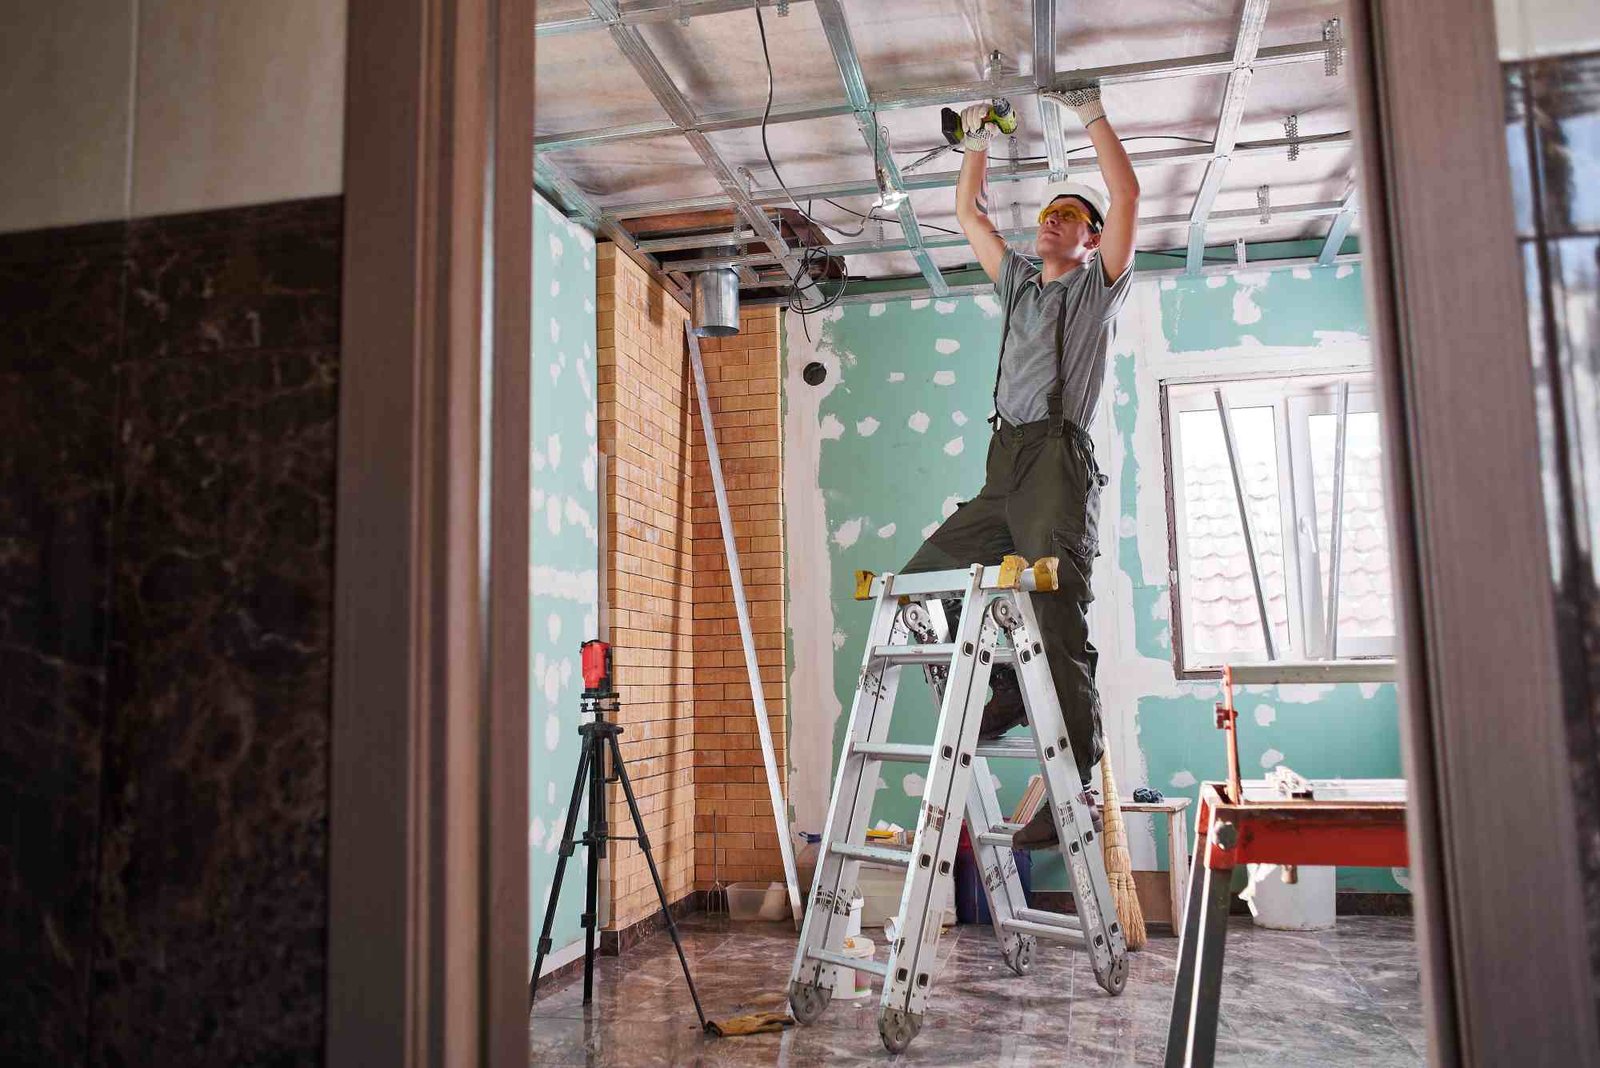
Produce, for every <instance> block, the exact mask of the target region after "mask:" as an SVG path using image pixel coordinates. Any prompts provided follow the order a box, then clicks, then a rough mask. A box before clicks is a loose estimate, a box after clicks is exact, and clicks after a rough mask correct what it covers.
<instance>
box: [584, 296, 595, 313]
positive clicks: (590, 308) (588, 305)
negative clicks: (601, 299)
mask: <svg viewBox="0 0 1600 1068" xmlns="http://www.w3.org/2000/svg"><path fill="white" fill-rule="evenodd" d="M583 313H584V314H585V315H593V314H594V301H592V300H590V299H589V298H588V297H584V298H583Z"/></svg>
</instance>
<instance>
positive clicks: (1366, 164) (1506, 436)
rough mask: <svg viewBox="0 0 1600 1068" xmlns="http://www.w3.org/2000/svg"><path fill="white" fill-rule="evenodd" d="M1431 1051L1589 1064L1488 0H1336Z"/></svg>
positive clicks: (1519, 283)
mask: <svg viewBox="0 0 1600 1068" xmlns="http://www.w3.org/2000/svg"><path fill="white" fill-rule="evenodd" d="M1349 8H1350V13H1351V15H1352V20H1351V21H1352V35H1351V54H1350V60H1351V63H1350V74H1351V77H1352V81H1353V82H1354V83H1355V88H1356V97H1357V106H1358V122H1357V125H1358V130H1359V133H1360V137H1359V141H1360V147H1361V152H1362V172H1363V177H1362V190H1361V195H1362V227H1363V232H1362V248H1363V252H1364V255H1365V262H1366V268H1367V269H1366V271H1365V275H1366V279H1367V292H1368V306H1369V309H1370V312H1371V316H1372V337H1373V339H1374V342H1375V348H1376V353H1375V355H1376V360H1375V367H1374V374H1375V378H1376V380H1377V383H1378V388H1379V394H1380V398H1381V407H1382V411H1383V416H1384V420H1385V425H1386V427H1387V431H1386V439H1385V448H1386V455H1385V465H1386V469H1387V470H1386V477H1387V479H1388V499H1389V500H1391V501H1396V502H1403V503H1404V504H1408V505H1409V507H1406V506H1401V507H1396V508H1393V509H1391V510H1390V516H1389V520H1390V524H1391V527H1390V531H1391V544H1392V545H1393V546H1394V560H1395V564H1396V567H1395V572H1396V583H1397V587H1398V592H1399V594H1400V596H1399V598H1398V602H1397V607H1398V609H1399V613H1398V614H1399V616H1400V619H1401V623H1402V627H1401V649H1402V655H1401V658H1400V659H1401V667H1402V672H1401V678H1402V681H1401V698H1402V708H1403V709H1404V710H1405V712H1404V718H1403V722H1402V727H1401V731H1402V747H1403V749H1404V761H1405V771H1406V777H1407V779H1408V780H1409V782H1410V789H1411V807H1410V811H1409V824H1410V828H1409V830H1410V843H1411V856H1412V869H1411V871H1412V877H1413V883H1414V890H1415V897H1416V915H1417V928H1416V929H1417V942H1418V948H1419V951H1420V956H1421V961H1422V985H1423V999H1424V1006H1425V1009H1424V1011H1425V1016H1426V1022H1427V1029H1428V1040H1429V1059H1430V1061H1431V1063H1433V1064H1439V1065H1445V1064H1486V1065H1487V1064H1519V1063H1520V1064H1595V1063H1600V1044H1597V1037H1596V1020H1595V1004H1596V1002H1595V996H1594V995H1595V990H1594V978H1593V976H1592V975H1591V973H1590V962H1589V954H1588V938H1587V925H1586V923H1585V913H1584V905H1583V887H1582V881H1581V869H1580V867H1579V864H1578V838H1577V829H1576V824H1575V822H1574V818H1573V817H1574V813H1573V795H1572V782H1571V767H1570V762H1569V758H1568V753H1567V746H1566V740H1565V734H1564V725H1563V721H1562V701H1561V683H1560V678H1559V675H1558V673H1557V663H1556V655H1555V650H1556V644H1555V630H1554V627H1555V607H1556V606H1555V599H1554V587H1553V586H1552V584H1551V576H1550V560H1549V555H1548V551H1547V549H1546V545H1547V542H1546V539H1545V517H1544V504H1543V500H1542V497H1541V494H1540V455H1539V438H1538V427H1537V423H1536V416H1535V408H1534V375H1533V364H1532V360H1531V358H1530V353H1529V344H1528V326H1527V322H1528V320H1527V309H1526V306H1525V303H1524V296H1523V294H1524V281H1523V272H1522V263H1521V259H1520V256H1519V254H1518V250H1517V245H1516V238H1515V224H1514V221H1513V213H1512V206H1513V200H1512V193H1511V179H1510V167H1509V163H1508V160H1507V155H1506V143H1505V105H1504V102H1503V89H1502V82H1501V76H1500V65H1499V58H1498V54H1497V47H1496V30H1495V18H1494V8H1493V4H1492V2H1491V0H1351V3H1350V4H1349Z"/></svg>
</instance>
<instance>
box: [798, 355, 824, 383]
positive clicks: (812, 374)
mask: <svg viewBox="0 0 1600 1068" xmlns="http://www.w3.org/2000/svg"><path fill="white" fill-rule="evenodd" d="M800 377H801V378H803V379H805V380H806V385H808V386H820V385H822V380H823V379H824V378H827V377H828V369H827V368H826V367H824V366H822V364H820V363H818V362H817V361H815V360H813V361H811V362H810V363H808V364H806V366H805V369H804V370H802V371H801V372H800Z"/></svg>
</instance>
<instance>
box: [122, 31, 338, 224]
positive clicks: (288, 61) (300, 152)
mask: <svg viewBox="0 0 1600 1068" xmlns="http://www.w3.org/2000/svg"><path fill="white" fill-rule="evenodd" d="M138 20H139V25H138V46H137V64H138V81H137V99H136V105H135V112H134V151H133V196H132V209H131V210H132V213H133V214H134V215H136V216H145V215H164V214H170V213H174V212H185V211H200V210H205V209H209V208H218V207H225V206H230V205H238V204H254V203H268V202H271V201H277V200H294V199H299V198H301V197H312V196H326V195H329V194H333V193H338V192H340V190H341V189H342V188H343V179H342V175H343V161H344V62H345V4H344V2H343V0H279V2H277V3H271V4H215V3H209V2H207V0H141V2H140V4H139V10H138Z"/></svg>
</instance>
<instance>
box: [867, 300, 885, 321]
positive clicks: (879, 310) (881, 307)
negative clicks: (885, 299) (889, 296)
mask: <svg viewBox="0 0 1600 1068" xmlns="http://www.w3.org/2000/svg"><path fill="white" fill-rule="evenodd" d="M888 309H889V306H888V305H887V304H883V303H881V302H880V303H873V304H869V305H867V315H868V316H870V317H871V318H873V319H876V318H877V317H878V316H880V315H882V314H883V313H884V312H885V311H887V310H888Z"/></svg>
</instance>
